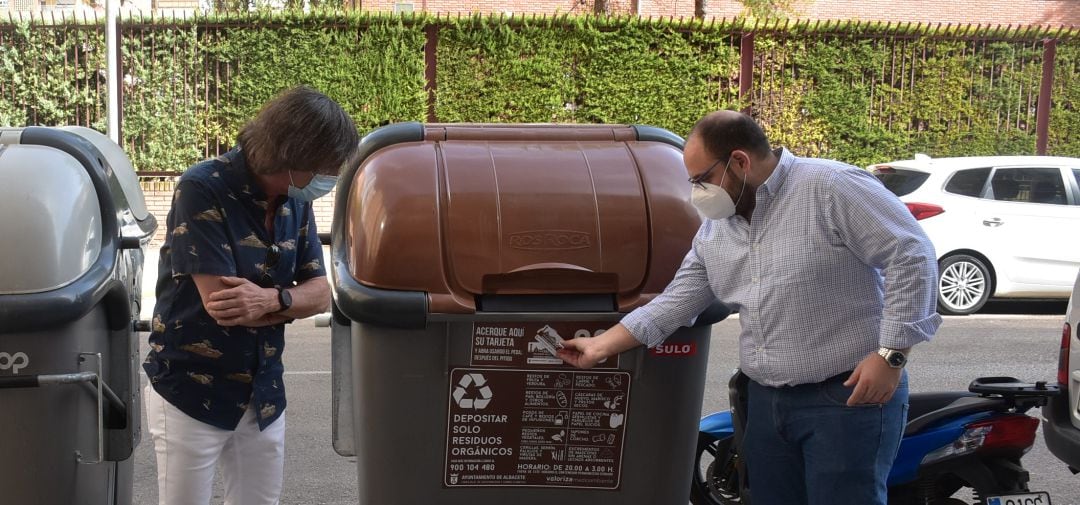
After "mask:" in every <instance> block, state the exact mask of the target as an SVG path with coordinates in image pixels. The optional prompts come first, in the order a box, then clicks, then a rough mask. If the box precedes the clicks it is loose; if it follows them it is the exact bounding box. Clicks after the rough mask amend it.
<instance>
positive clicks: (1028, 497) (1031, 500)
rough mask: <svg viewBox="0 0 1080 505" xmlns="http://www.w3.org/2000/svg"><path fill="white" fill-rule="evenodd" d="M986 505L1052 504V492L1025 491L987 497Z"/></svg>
mask: <svg viewBox="0 0 1080 505" xmlns="http://www.w3.org/2000/svg"><path fill="white" fill-rule="evenodd" d="M986 505H1050V493H1044V492H1041V491H1040V492H1038V493H1024V494H1010V495H1001V496H990V497H987V498H986Z"/></svg>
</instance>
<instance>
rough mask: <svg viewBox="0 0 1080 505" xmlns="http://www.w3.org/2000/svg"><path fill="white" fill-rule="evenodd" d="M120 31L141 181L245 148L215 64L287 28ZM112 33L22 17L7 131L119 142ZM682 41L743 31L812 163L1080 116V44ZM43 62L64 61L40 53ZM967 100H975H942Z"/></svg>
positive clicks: (805, 25) (897, 39) (433, 27)
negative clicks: (1058, 57)
mask: <svg viewBox="0 0 1080 505" xmlns="http://www.w3.org/2000/svg"><path fill="white" fill-rule="evenodd" d="M154 16H157V15H154ZM401 22H402V24H403V25H405V26H412V27H414V28H417V27H418V28H419V29H422V30H423V31H424V34H425V35H424V36H426V44H425V47H426V50H425V48H420V54H417V55H416V57H417V58H423V61H424V64H425V65H426V67H427V68H428V72H427V73H426V76H425V78H426V85H425V87H424V89H426V90H427V91H428V92H429V93H428V114H427V119H428V120H430V121H438V120H439V118H438V117H437V114H436V108H435V103H436V99H437V96H438V89H439V86H438V81H437V77H438V72H437V69H438V65H439V63H438V61H437V54H436V51H435V50H434V48H435V47H436V46H437V45H438V43H439V39H438V37H439V31H440V26H442V24H443V23H445V22H446V20H441V19H438V18H435V19H433V18H430V17H422V16H421V17H411V16H406V17H403V18H401ZM572 22H573V21H572V20H568V21H566V23H572ZM118 23H119V32H118V33H119V36H120V39H121V43H120V48H121V49H120V50H121V52H122V54H121V55H120V56H121V57H120V58H119V60H120V62H121V68H120V69H119V70H118V72H119V75H120V82H121V86H122V90H121V93H120V100H121V131H122V132H125V131H126V132H127V133H126V134H124V133H122V135H121V137H122V139H123V143H124V147H125V148H126V149H128V150H129V152H136V153H140V154H139V156H138V158H139V161H140V163H141V164H142V166H139V168H140V169H143V170H145V169H151V170H162V169H164V168H176V167H181V166H183V164H182V163H177V162H176V160H175V159H172V158H170V156H172V155H171V154H169V153H165V152H161V153H155V152H152V151H154V150H155V149H161V148H160V147H156V146H160V143H159V142H149V141H148V140H151V139H160V138H170V139H175V142H174V143H175V144H176V145H184V146H190V147H189V152H187V153H186V154H185V156H189V157H190V156H194V157H205V156H211V155H214V154H217V153H218V152H220V151H221V150H223V149H226V148H228V147H229V145H230V143H231V141H232V139H233V138H234V135H235V132H233V131H226V130H228V129H229V127H228V126H227V125H229V124H235V123H236V121H238V120H241V119H240V118H237V117H236V115H238V114H240V113H241V111H243V110H244V109H245V107H249V106H250V104H243V103H240V101H241V100H243V98H241V97H243V96H244V93H243V91H244V90H240V89H233V88H231V86H232V82H233V79H232V78H233V77H234V76H236V75H238V74H239V73H242V72H243V71H244V65H245V61H244V60H243V59H240V60H238V61H233V60H223V59H220V58H216V57H215V55H214V54H211V53H209V52H208V49H207V48H213V47H214V45H215V44H214V42H215V41H217V40H221V39H223V38H227V37H230V36H234V35H235V33H236V30H242V29H243V28H244V27H245V26H246V25H248V24H249V25H250V26H256V25H257V26H259V27H260V28H262V29H266V28H267V27H271V28H272V27H273V26H274V25H273V23H268V22H267V21H265V20H261V19H258V18H256V19H252V18H247V19H246V20H245V18H243V17H237V18H234V19H231V20H229V21H226V22H223V21H220V20H198V19H196V20H194V21H192V20H175V22H171V21H170V20H169V19H168V18H167V19H164V20H163V19H160V18H157V17H153V16H152V17H149V18H144V17H138V18H131V17H127V18H125V17H123V16H121V18H120V19H119V21H118ZM103 24H104V19H103V18H98V17H97V15H96V14H90V15H86V14H82V16H81V17H78V18H75V17H73V16H71V15H68V16H61V17H60V18H59V19H58V18H57V16H56V15H55V13H50V14H49V15H46V14H40V15H38V16H36V17H30V18H23V20H22V21H20V20H18V19H15V18H13V17H11V16H10V15H9V18H8V22H7V23H3V21H2V20H0V125H2V124H4V123H7V124H20V123H22V124H43V125H53V124H78V125H85V126H90V127H94V128H97V129H99V130H104V129H105V125H104V121H105V110H104V103H105V98H106V96H105V95H106V90H105V64H104V62H105V54H104V52H105V49H104V47H105V45H104V26H103ZM672 26H673V27H674V28H675V29H678V30H681V31H687V32H692V31H694V30H717V29H720V30H728V31H730V33H731V37H732V39H731V40H732V43H733V44H739V46H740V54H739V57H740V62H739V68H740V70H739V73H738V75H733V76H730V79H727V81H728V82H736V81H737V82H738V88H739V91H740V96H741V97H742V99H743V103H744V105H745V106H746V107H747V109H748V110H750V111H752V112H753V113H754V114H755V115H756V116H757V117H759V118H761V119H762V120H763V122H764V123H766V124H768V125H769V126H770V136H771V137H773V138H774V140H776V139H779V140H780V141H781V142H782V141H783V140H785V139H789V138H790V139H797V140H798V141H799V142H801V143H803V144H805V145H809V146H811V149H810V150H811V151H812V150H813V149H812V146H813V145H814V142H818V141H819V140H820V141H821V142H822V144H823V145H824V140H822V139H818V140H815V138H813V136H812V135H810V134H808V133H807V132H813V131H815V128H818V129H820V131H821V133H820V135H822V136H827V135H830V134H835V132H836V130H837V128H841V127H842V124H841V126H835V125H834V126H829V127H828V128H826V127H824V126H821V125H822V124H823V123H822V122H823V121H824V120H823V119H822V118H826V117H829V115H830V114H832V115H834V116H836V118H834V119H831V120H830V121H834V122H840V123H843V116H848V117H857V118H860V123H859V126H858V128H862V129H867V130H868V131H871V130H872V131H873V132H874V134H875V135H880V136H881V137H882V138H883V139H885V140H886V141H887V140H888V136H889V133H890V132H901V131H903V132H920V131H928V132H933V133H935V134H936V135H937V136H936V137H935V138H936V139H937V140H934V141H935V142H957V141H962V139H963V138H964V134H965V132H970V131H972V130H976V129H977V130H980V131H982V130H986V129H987V128H992V129H993V131H995V132H998V133H999V134H1001V135H1002V138H1003V139H1005V141H1007V142H1015V143H1016V145H1017V146H1018V147H1017V149H1021V148H1026V147H1025V146H1027V145H1029V144H1030V145H1036V144H1037V145H1038V146H1039V147H1040V148H1041V149H1043V150H1045V146H1046V144H1047V138H1048V137H1050V136H1051V133H1050V129H1051V127H1052V124H1051V120H1050V108H1051V98H1054V100H1058V101H1061V100H1071V99H1073V98H1070V97H1074V98H1075V99H1078V100H1080V97H1076V92H1075V88H1076V87H1077V86H1080V84H1078V83H1080V58H1073V59H1069V60H1068V61H1066V62H1065V63H1064V64H1059V65H1058V66H1057V68H1056V69H1055V67H1054V65H1055V56H1054V55H1055V49H1056V48H1057V47H1061V46H1062V45H1067V46H1068V47H1070V48H1073V45H1074V44H1075V40H1076V38H1075V35H1076V32H1074V31H1072V30H1068V29H1064V28H1048V27H1011V26H1009V27H1000V26H999V27H982V26H964V27H952V26H944V27H943V26H941V25H936V26H932V25H925V26H924V25H922V24H920V25H915V26H912V25H911V24H906V25H905V24H903V23H901V24H894V23H890V24H863V23H836V24H824V25H822V24H821V23H820V22H819V23H816V24H814V23H809V22H802V23H800V22H791V21H788V22H783V23H776V22H773V23H746V22H743V23H742V24H738V23H735V24H732V23H730V22H728V21H727V20H713V21H712V22H711V23H706V22H704V21H700V20H688V21H687V22H685V23H678V22H674V23H672ZM718 27H719V28H718ZM326 29H341V30H345V31H348V30H352V28H348V27H338V28H335V27H333V26H327V27H326ZM351 36H352V35H349V34H345V36H343V37H342V39H341V40H343V41H348V40H350V37H351ZM39 46H49V47H59V48H61V49H62V51H59V52H58V51H35V48H37V47H39ZM136 49H138V50H136ZM830 51H831V52H833V53H835V54H836V55H837V56H836V57H837V60H838V61H833V62H831V64H833V65H834V68H833V69H832V70H830V69H829V68H823V67H822V64H821V61H822V60H828V59H829V55H830V54H832V53H830ZM14 52H21V54H23V55H27V54H35V52H36V56H35V57H33V58H30V59H25V58H24V59H23V60H21V61H22V65H21V66H19V67H18V68H13V65H12V64H11V63H10V62H11V61H12V58H10V57H9V56H10V55H11V54H13V53H14ZM147 54H149V55H152V56H153V57H151V58H146V55H147ZM249 57H250V58H252V59H254V58H263V57H266V55H249ZM848 60H854V61H848ZM815 61H816V62H817V63H812V62H815ZM5 62H6V63H5ZM808 62H811V63H808ZM5 65H6V66H5ZM4 72H6V75H5V74H4ZM957 89H960V90H962V91H960V92H955V93H944V92H943V90H952V91H956V90H957ZM842 92H848V93H851V99H850V100H848V101H847V102H844V103H849V105H848V106H846V107H845V108H843V110H839V111H830V110H816V109H815V107H818V108H819V109H820V108H822V107H824V105H822V104H825V103H836V100H835V98H836V97H832V99H833V102H826V101H823V100H821V99H819V98H820V95H823V94H835V93H842ZM930 95H933V96H930ZM229 100H231V102H229ZM226 102H228V103H226ZM1073 106H1080V103H1076V104H1067V107H1066V108H1069V107H1073ZM1070 110H1071V109H1070ZM160 117H169V118H171V119H172V120H173V121H169V122H160V121H159V122H156V123H154V124H153V125H151V124H150V123H151V121H149V119H151V118H160ZM215 118H217V119H215ZM477 119H478V120H483V119H484V118H477ZM815 125H817V126H815ZM928 138H929V137H928ZM942 139H944V140H942ZM958 139H959V140H958ZM928 142H929V141H928ZM979 148H980V146H973V149H975V150H978V149H979ZM811 154H813V153H811ZM137 166H138V164H137Z"/></svg>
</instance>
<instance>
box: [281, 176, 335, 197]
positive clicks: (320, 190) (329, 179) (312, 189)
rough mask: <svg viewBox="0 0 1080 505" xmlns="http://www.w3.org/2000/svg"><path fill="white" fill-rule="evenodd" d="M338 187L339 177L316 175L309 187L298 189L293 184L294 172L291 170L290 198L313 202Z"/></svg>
mask: <svg viewBox="0 0 1080 505" xmlns="http://www.w3.org/2000/svg"><path fill="white" fill-rule="evenodd" d="M336 185H337V177H334V176H333V175H316V176H315V177H312V178H311V182H309V183H308V185H307V186H304V187H302V188H298V187H296V186H295V183H294V182H293V178H292V170H289V198H295V199H297V200H303V201H305V202H311V201H314V200H315V199H316V198H319V197H320V196H323V195H325V194H327V193H329V192H330V191H332V190H333V189H334V186H336Z"/></svg>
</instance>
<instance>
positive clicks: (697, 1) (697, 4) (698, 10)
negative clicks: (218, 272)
mask: <svg viewBox="0 0 1080 505" xmlns="http://www.w3.org/2000/svg"><path fill="white" fill-rule="evenodd" d="M705 1H706V0H694V17H695V18H703V17H705Z"/></svg>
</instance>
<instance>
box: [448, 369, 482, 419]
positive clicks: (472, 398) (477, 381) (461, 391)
mask: <svg viewBox="0 0 1080 505" xmlns="http://www.w3.org/2000/svg"><path fill="white" fill-rule="evenodd" d="M491 396H492V395H491V388H490V387H488V385H487V379H484V376H483V375H482V374H478V373H469V374H465V375H463V376H461V380H460V381H458V385H457V386H455V387H454V394H453V397H454V401H455V402H457V404H458V407H461V408H463V409H476V410H483V409H484V407H487V406H488V404H489V403H491Z"/></svg>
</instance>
